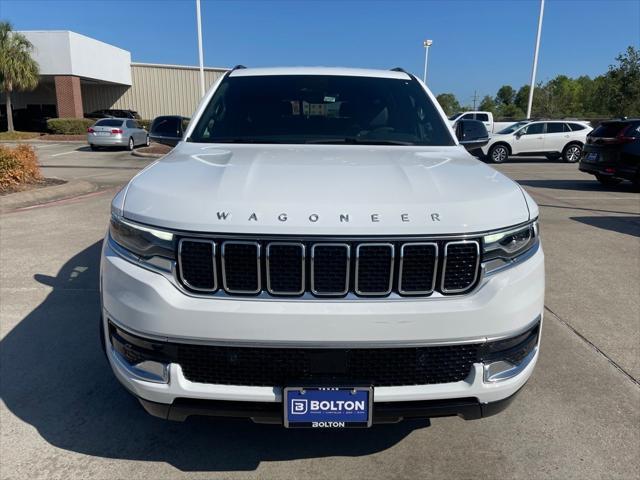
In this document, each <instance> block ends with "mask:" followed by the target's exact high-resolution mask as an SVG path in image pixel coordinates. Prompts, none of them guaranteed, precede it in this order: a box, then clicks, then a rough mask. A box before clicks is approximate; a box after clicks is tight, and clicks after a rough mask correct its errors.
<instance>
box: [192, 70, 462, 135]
mask: <svg viewBox="0 0 640 480" xmlns="http://www.w3.org/2000/svg"><path fill="white" fill-rule="evenodd" d="M188 141H192V142H205V143H327V144H331V143H335V144H341V143H348V144H368V145H454V144H455V143H454V141H453V138H452V135H451V133H450V130H449V128H448V127H447V126H446V125H445V123H444V121H443V120H442V118H441V117H440V115H439V114H438V111H437V110H436V108H435V107H434V105H433V103H432V102H431V99H430V98H429V97H428V96H427V94H426V93H425V91H424V90H423V89H422V87H421V86H420V85H419V83H418V82H417V81H415V80H413V79H412V80H398V79H389V78H371V77H349V76H332V75H269V76H246V77H233V76H231V77H226V78H225V79H224V80H223V81H222V83H221V84H220V86H219V87H218V89H217V90H216V92H215V94H214V95H213V97H212V99H211V101H210V102H209V104H208V105H207V107H206V109H205V111H204V113H203V114H202V116H201V117H200V119H199V120H198V123H197V125H196V127H195V128H194V130H193V132H192V133H191V135H190V137H189V139H188Z"/></svg>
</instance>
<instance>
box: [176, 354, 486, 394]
mask: <svg viewBox="0 0 640 480" xmlns="http://www.w3.org/2000/svg"><path fill="white" fill-rule="evenodd" d="M479 353H480V345H479V344H468V345H451V346H435V347H416V348H366V349H335V350H333V349H332V350H323V349H299V348H290V349H289V348H288V349H280V348H248V347H216V346H205V345H179V346H178V352H177V355H178V358H177V362H178V363H179V364H180V365H181V367H182V371H183V373H184V376H185V377H186V378H187V379H188V380H190V381H192V382H198V383H212V384H222V385H247V386H284V385H295V384H296V383H299V382H313V381H318V382H322V381H326V380H332V381H337V382H344V383H348V384H350V385H358V384H366V385H369V384H371V385H373V386H394V385H427V384H436V383H449V382H458V381H460V380H464V379H465V378H466V377H467V376H468V375H469V372H470V371H471V368H472V365H473V363H474V362H477V361H478V358H479Z"/></svg>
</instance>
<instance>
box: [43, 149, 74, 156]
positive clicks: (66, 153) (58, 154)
mask: <svg viewBox="0 0 640 480" xmlns="http://www.w3.org/2000/svg"><path fill="white" fill-rule="evenodd" d="M75 152H77V150H70V151H68V152H62V153H55V154H53V155H50V156H51V157H59V156H60V155H69V154H70V153H75Z"/></svg>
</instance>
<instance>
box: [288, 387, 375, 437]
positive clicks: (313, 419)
mask: <svg viewBox="0 0 640 480" xmlns="http://www.w3.org/2000/svg"><path fill="white" fill-rule="evenodd" d="M283 403H284V426H285V427H287V428H365V427H370V426H371V414H372V410H373V408H372V405H373V388H372V387H304V388H303V387H287V388H285V389H284V402H283Z"/></svg>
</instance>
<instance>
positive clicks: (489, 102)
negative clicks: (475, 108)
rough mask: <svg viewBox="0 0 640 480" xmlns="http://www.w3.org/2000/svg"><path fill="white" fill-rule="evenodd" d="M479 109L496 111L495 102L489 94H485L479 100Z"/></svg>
mask: <svg viewBox="0 0 640 480" xmlns="http://www.w3.org/2000/svg"><path fill="white" fill-rule="evenodd" d="M479 109H480V110H481V111H483V112H491V113H496V102H494V101H493V98H492V97H491V96H490V95H485V96H484V97H483V98H482V101H481V102H480V107H479Z"/></svg>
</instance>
